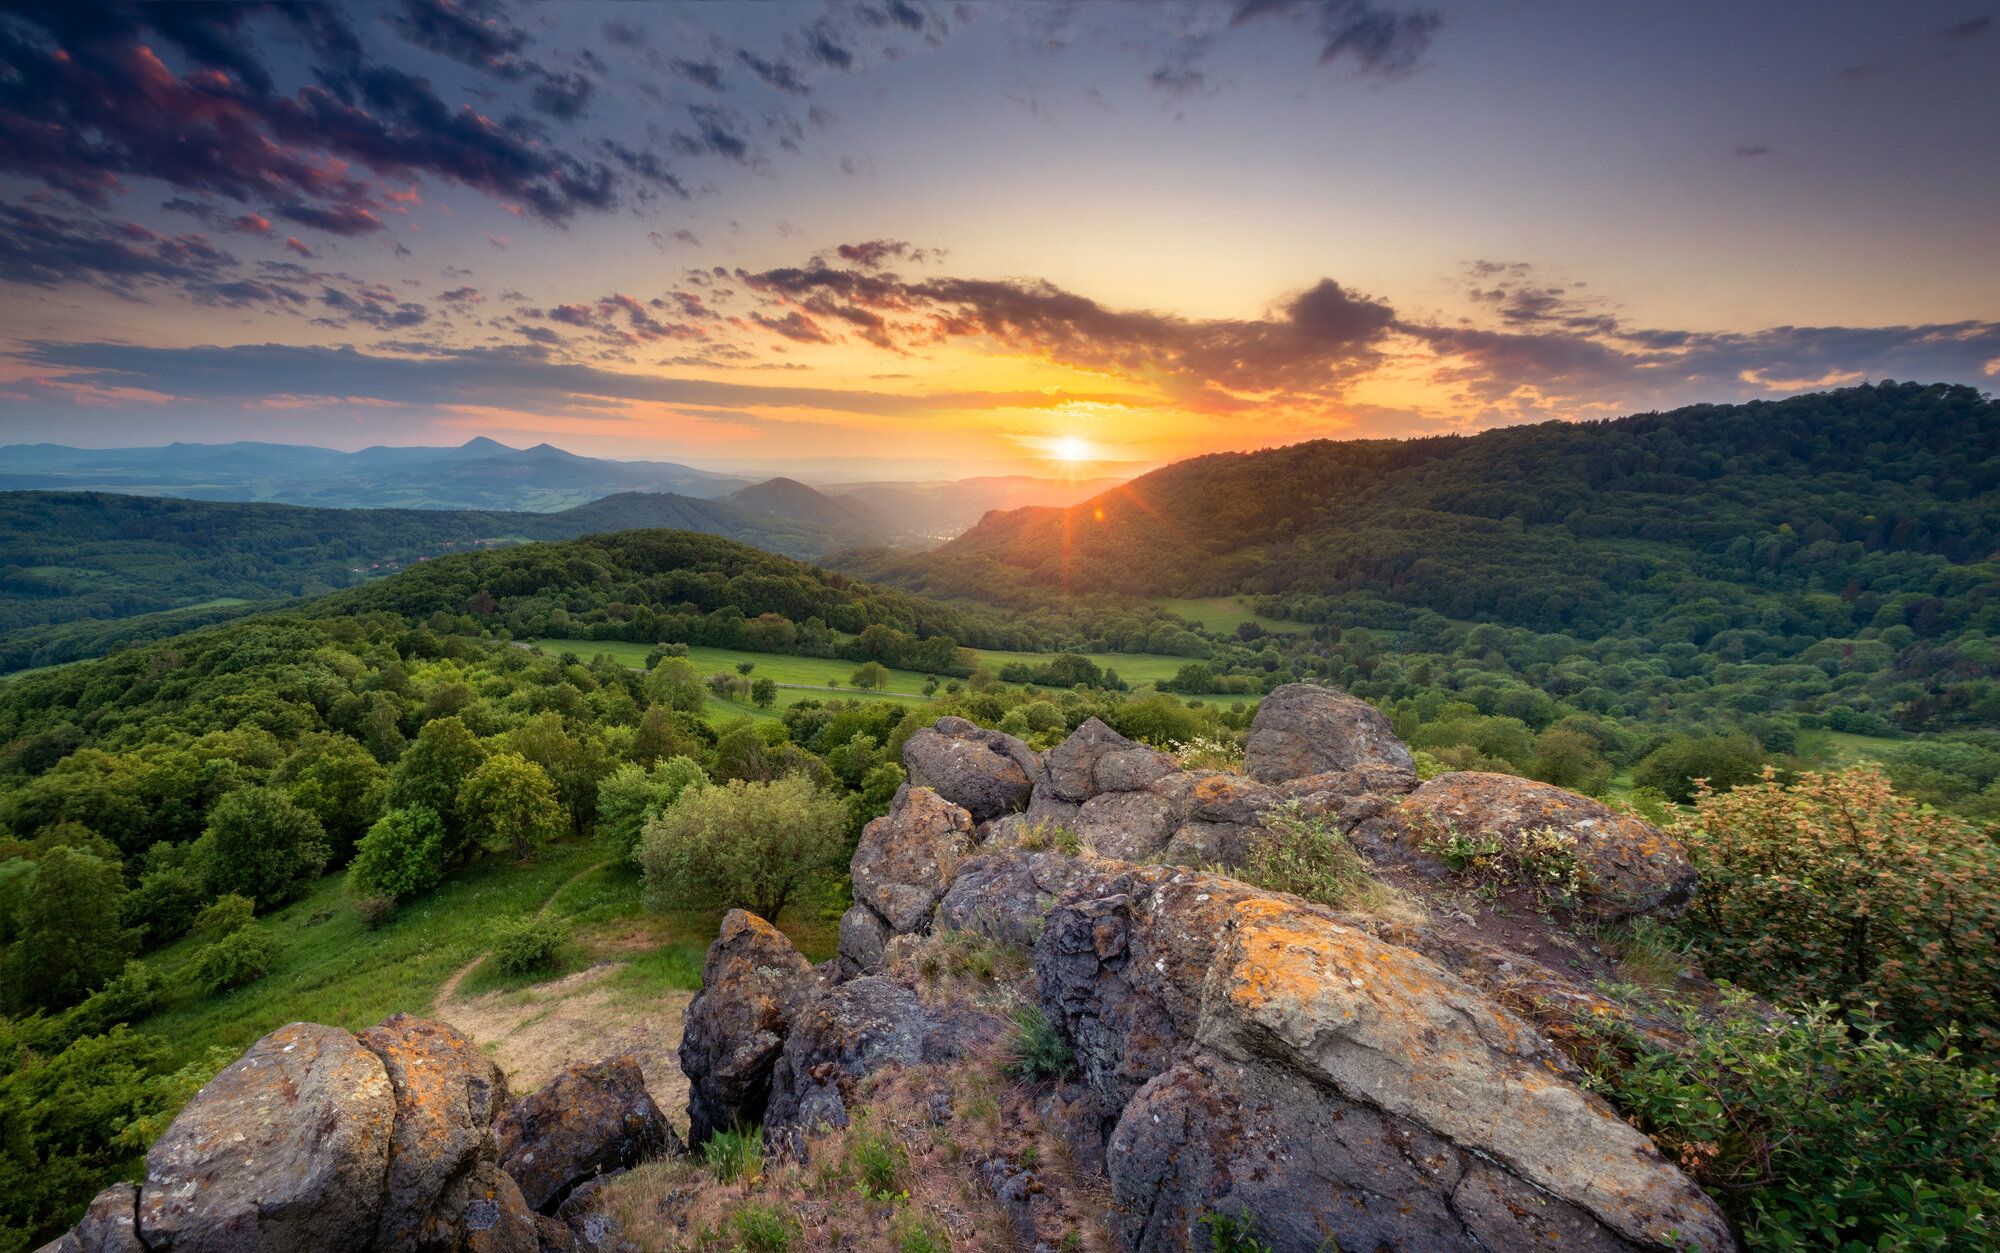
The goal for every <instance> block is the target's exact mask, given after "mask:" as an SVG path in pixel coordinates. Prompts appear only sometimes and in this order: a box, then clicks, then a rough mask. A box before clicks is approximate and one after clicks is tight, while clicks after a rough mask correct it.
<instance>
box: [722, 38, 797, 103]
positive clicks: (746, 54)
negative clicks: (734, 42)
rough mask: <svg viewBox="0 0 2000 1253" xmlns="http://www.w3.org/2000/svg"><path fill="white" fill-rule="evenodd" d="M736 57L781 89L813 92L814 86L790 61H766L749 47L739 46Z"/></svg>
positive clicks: (759, 76) (756, 73) (793, 91)
mask: <svg viewBox="0 0 2000 1253" xmlns="http://www.w3.org/2000/svg"><path fill="white" fill-rule="evenodd" d="M736 59H737V60H738V61H741V62H742V63H743V64H744V65H746V66H748V67H749V68H750V72H751V73H752V74H755V75H756V76H757V77H758V78H760V79H762V80H763V81H764V82H765V83H766V84H767V85H769V86H772V87H776V88H777V89H778V90H779V91H788V92H791V93H792V94H793V95H796V96H805V95H810V94H812V87H811V86H810V85H809V84H808V83H807V82H806V81H805V80H804V79H802V78H800V77H799V72H798V71H797V70H795V69H793V68H792V67H791V65H790V64H789V63H788V62H785V61H766V60H765V59H764V58H762V57H760V56H758V55H757V54H756V53H754V52H751V51H750V50H749V49H747V48H738V49H737V50H736Z"/></svg>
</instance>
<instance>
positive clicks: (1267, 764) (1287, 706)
mask: <svg viewBox="0 0 2000 1253" xmlns="http://www.w3.org/2000/svg"><path fill="white" fill-rule="evenodd" d="M1371 767H1372V768H1376V769H1378V770H1380V771H1382V772H1383V776H1382V780H1381V781H1382V783H1383V784H1384V785H1389V786H1393V785H1397V784H1400V786H1399V787H1398V788H1397V790H1400V791H1408V790H1409V789H1410V787H1411V786H1413V785H1414V784H1415V783H1416V777H1417V775H1416V770H1417V766H1416V759H1415V758H1414V757H1412V756H1411V755H1410V750H1409V748H1408V747H1407V746H1405V745H1404V743H1403V742H1402V741H1401V740H1399V739H1397V738H1396V732H1395V729H1394V728H1392V727H1391V726H1390V725H1389V719H1388V718H1387V717H1386V716H1384V715H1383V713H1382V711H1381V710H1379V709H1377V708H1375V707H1374V706H1373V705H1371V704H1369V703H1368V702H1367V701H1364V700H1357V699H1356V698H1354V697H1352V696H1349V695H1348V694H1347V693H1345V692H1339V691H1335V690H1334V689H1332V688H1327V687H1314V686H1312V685H1311V684H1307V683H1287V684H1285V685H1284V686H1283V687H1280V688H1277V689H1275V690H1273V691H1272V692H1271V694H1270V695H1268V696H1266V697H1265V698H1264V699H1263V700H1262V701H1261V702H1260V703H1259V704H1258V706H1257V713H1256V716H1255V717H1253V718H1252V719H1251V721H1250V735H1249V738H1248V739H1246V740H1245V741H1244V745H1243V769H1244V772H1245V773H1247V774H1248V775H1249V776H1250V777H1251V778H1253V779H1256V780H1258V781H1259V782H1262V783H1283V782H1285V781H1286V780H1288V779H1298V778H1303V777H1305V776H1307V775H1314V774H1325V773H1328V772H1332V771H1348V770H1355V769H1357V768H1371ZM1378 790H1379V789H1378Z"/></svg>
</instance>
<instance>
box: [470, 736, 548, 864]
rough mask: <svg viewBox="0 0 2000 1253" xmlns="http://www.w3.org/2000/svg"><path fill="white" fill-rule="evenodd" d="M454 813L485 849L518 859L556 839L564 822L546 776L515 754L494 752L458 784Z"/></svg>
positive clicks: (526, 856) (532, 853) (530, 762)
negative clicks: (473, 832) (476, 836)
mask: <svg viewBox="0 0 2000 1253" xmlns="http://www.w3.org/2000/svg"><path fill="white" fill-rule="evenodd" d="M458 813H459V818H460V819H461V820H462V821H464V822H465V824H466V826H467V828H468V829H469V830H472V831H475V832H477V833H478V834H479V839H480V842H481V843H482V844H484V845H485V847H486V848H487V849H488V851H490V852H495V853H508V852H511V853H512V854H514V856H515V857H517V858H519V859H520V860H522V861H526V860H527V859H528V858H530V857H532V856H534V855H535V853H536V852H537V851H539V850H540V849H542V848H545V847H547V846H548V845H549V844H551V843H553V842H554V841H556V840H559V839H561V838H562V835H563V832H564V831H565V830H567V829H568V826H569V823H568V819H567V816H566V815H565V813H564V811H563V807H562V802H561V800H560V798H558V796H557V795H556V787H555V784H554V783H553V782H551V781H550V779H549V776H548V775H547V774H546V773H545V772H544V771H543V770H542V768H541V767H540V766H538V765H536V764H535V763H534V762H532V761H529V760H528V759H527V758H526V757H523V756H521V755H520V754H519V753H494V754H493V755H492V756H490V757H488V758H487V759H486V760H485V761H484V762H482V763H480V766H479V768H478V769H477V770H474V771H473V772H472V773H471V774H470V775H469V776H467V777H466V780H465V782H464V783H463V784H461V785H460V786H459V789H458Z"/></svg>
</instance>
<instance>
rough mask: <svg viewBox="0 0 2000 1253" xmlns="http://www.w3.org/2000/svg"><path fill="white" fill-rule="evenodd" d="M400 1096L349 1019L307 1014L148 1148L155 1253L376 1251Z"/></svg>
mask: <svg viewBox="0 0 2000 1253" xmlns="http://www.w3.org/2000/svg"><path fill="white" fill-rule="evenodd" d="M395 1117H396V1094H395V1091H394V1090H393V1089H392V1088H391V1087H390V1083H389V1075H388V1073H387V1072H386V1071H385V1070H384V1069H383V1066H382V1061H381V1059H380V1058H378V1057H376V1056H375V1054H373V1053H371V1052H370V1051H368V1049H367V1048H365V1047H363V1045H362V1043H361V1042H360V1041H359V1040H357V1039H355V1038H354V1036H353V1035H352V1034H350V1033H348V1032H346V1031H342V1030H341V1029H340V1028H338V1027H323V1026H320V1025H318V1024H316V1023H305V1022H295V1023H293V1024H291V1025H290V1026H286V1027H280V1028H278V1029H277V1030H276V1031H273V1032H272V1033H271V1034H270V1035H267V1036H265V1037H264V1038H263V1039H261V1040H259V1041H257V1043H255V1044H253V1045H251V1046H250V1049H249V1051H248V1052H246V1053H244V1054H243V1056H242V1057H240V1058H238V1059H236V1061H234V1062H232V1063H231V1064H230V1065H229V1066H228V1067H227V1068H225V1069H224V1070H223V1072H222V1073H221V1074H219V1075H217V1076H216V1077H215V1078H213V1079H211V1080H209V1082H208V1086H206V1087H204V1088H203V1089H202V1090H201V1091H200V1093H198V1094H197V1095H196V1096H195V1098H194V1100H192V1101H190V1102H189V1103H188V1106H187V1108H186V1109H183V1110H182V1111H181V1113H180V1116H179V1117H177V1118H175V1119H174V1121H173V1125H172V1126H170V1127H168V1128H167V1131H166V1134H164V1135H162V1136H161V1137H160V1138H159V1140H158V1141H157V1142H156V1143H155V1144H154V1145H153V1147H152V1149H151V1151H150V1152H148V1153H147V1154H146V1182H145V1184H144V1186H142V1187H141V1188H140V1190H139V1203H138V1218H139V1239H140V1240H141V1241H142V1242H143V1243H144V1244H145V1245H146V1247H147V1248H149V1249H175V1250H189V1251H191V1253H192V1251H195V1250H200V1251H203V1253H206V1251H208V1250H216V1251H218V1253H220V1251H222V1250H238V1249H272V1250H276V1249H327V1250H341V1249H355V1250H362V1249H367V1248H368V1247H369V1246H370V1245H371V1244H372V1243H373V1242H374V1240H375V1233H376V1231H377V1230H378V1229H379V1227H380V1220H381V1217H382V1211H383V1185H384V1179H385V1177H386V1176H387V1174H388V1168H389V1153H390V1143H391V1140H392V1138H393V1131H394V1125H395Z"/></svg>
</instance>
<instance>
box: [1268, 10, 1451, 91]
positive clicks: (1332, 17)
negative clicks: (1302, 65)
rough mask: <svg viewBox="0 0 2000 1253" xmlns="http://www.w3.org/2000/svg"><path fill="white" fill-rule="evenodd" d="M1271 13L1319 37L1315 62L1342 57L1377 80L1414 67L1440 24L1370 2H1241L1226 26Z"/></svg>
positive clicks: (1429, 14)
mask: <svg viewBox="0 0 2000 1253" xmlns="http://www.w3.org/2000/svg"><path fill="white" fill-rule="evenodd" d="M1274 15H1289V16H1293V17H1297V18H1300V19H1303V20H1304V21H1306V22H1308V23H1309V24H1310V25H1311V26H1312V27H1313V29H1314V32H1315V33H1316V34H1317V35H1318V37H1319V39H1320V51H1319V60H1320V64H1322V65H1335V64H1338V63H1340V62H1343V61H1345V62H1348V63H1350V64H1351V65H1352V66H1353V67H1354V68H1355V69H1356V70H1358V71H1359V72H1361V73H1363V74H1369V75H1374V76H1377V77H1381V78H1397V77H1400V76H1402V75H1404V74H1407V73H1409V72H1410V71H1411V70H1413V69H1415V68H1416V67H1417V64H1418V62H1420V61H1422V60H1423V56H1424V53H1426V52H1428V51H1429V50H1430V46H1431V39H1432V37H1433V36H1435V35H1436V34H1437V32H1438V30H1439V29H1440V28H1441V27H1442V26H1443V25H1444V18H1443V17H1442V16H1440V15H1439V14H1438V13H1437V12H1436V11H1434V10H1431V9H1408V10H1398V9H1389V8H1383V7H1381V6H1379V5H1376V4H1374V3H1372V2H1371V0H1243V3H1241V4H1239V5H1238V6H1237V8H1236V12H1235V14H1234V15H1233V16H1232V17H1231V19H1230V24H1231V25H1233V26H1241V25H1243V24H1244V23H1246V22H1252V21H1255V20H1257V19H1258V18H1261V17H1269V16H1274Z"/></svg>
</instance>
